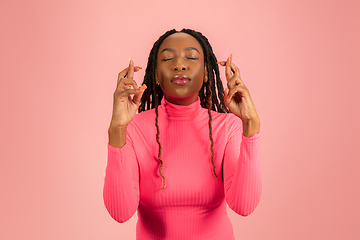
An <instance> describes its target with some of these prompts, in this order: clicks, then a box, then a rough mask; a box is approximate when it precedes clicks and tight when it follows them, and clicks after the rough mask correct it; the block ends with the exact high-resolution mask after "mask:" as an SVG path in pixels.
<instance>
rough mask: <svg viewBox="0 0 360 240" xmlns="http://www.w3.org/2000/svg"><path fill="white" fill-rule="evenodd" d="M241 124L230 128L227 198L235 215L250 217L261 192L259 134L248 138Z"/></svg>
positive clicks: (232, 125)
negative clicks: (243, 132) (244, 134)
mask: <svg viewBox="0 0 360 240" xmlns="http://www.w3.org/2000/svg"><path fill="white" fill-rule="evenodd" d="M240 124H241V121H240ZM240 124H239V121H237V124H236V121H234V122H232V123H231V124H230V126H228V127H227V131H228V132H229V140H228V144H227V146H226V149H225V156H224V169H223V171H224V172H223V173H224V184H225V198H226V201H227V203H228V205H229V207H230V208H231V209H232V210H233V211H234V212H236V213H238V214H240V215H242V216H248V215H249V214H251V213H252V212H253V211H254V210H255V208H256V206H257V205H258V203H259V201H260V196H261V191H262V181H261V166H260V133H256V134H254V135H252V136H251V137H250V138H246V137H244V136H243V135H242V127H241V125H240Z"/></svg>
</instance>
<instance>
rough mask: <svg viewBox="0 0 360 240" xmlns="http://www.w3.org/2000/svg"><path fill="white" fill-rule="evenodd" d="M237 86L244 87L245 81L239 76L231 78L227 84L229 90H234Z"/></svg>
mask: <svg viewBox="0 0 360 240" xmlns="http://www.w3.org/2000/svg"><path fill="white" fill-rule="evenodd" d="M236 85H244V86H245V84H244V83H243V81H242V80H241V78H240V77H239V76H237V75H234V76H232V78H230V80H229V81H228V82H227V87H228V88H229V89H231V88H233V87H234V86H236Z"/></svg>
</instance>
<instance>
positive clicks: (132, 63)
mask: <svg viewBox="0 0 360 240" xmlns="http://www.w3.org/2000/svg"><path fill="white" fill-rule="evenodd" d="M127 77H128V78H131V79H133V78H134V61H133V60H131V59H130V63H129V71H128V73H127Z"/></svg>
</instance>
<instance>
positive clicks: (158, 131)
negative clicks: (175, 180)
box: [155, 98, 165, 190]
mask: <svg viewBox="0 0 360 240" xmlns="http://www.w3.org/2000/svg"><path fill="white" fill-rule="evenodd" d="M155 102H156V103H155V113H156V117H155V126H156V142H157V144H158V145H159V153H158V159H159V161H160V168H159V174H160V176H161V177H162V179H163V185H162V187H161V189H160V190H164V187H165V177H164V175H163V174H162V172H161V170H162V168H163V165H164V162H163V160H162V159H161V143H160V140H159V135H160V130H159V124H158V118H159V113H158V106H159V103H158V100H157V98H156V100H155Z"/></svg>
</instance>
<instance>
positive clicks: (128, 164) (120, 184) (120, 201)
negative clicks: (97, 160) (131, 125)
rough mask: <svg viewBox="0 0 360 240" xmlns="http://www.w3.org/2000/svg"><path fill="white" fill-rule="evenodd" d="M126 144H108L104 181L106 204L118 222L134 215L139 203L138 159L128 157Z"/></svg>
mask: <svg viewBox="0 0 360 240" xmlns="http://www.w3.org/2000/svg"><path fill="white" fill-rule="evenodd" d="M126 150H127V149H126V146H125V147H123V148H121V149H119V148H113V147H111V146H110V145H108V162H107V167H106V175H105V181H104V191H103V197H104V204H105V206H106V208H107V210H108V212H109V214H110V215H111V216H112V217H113V218H114V219H115V220H116V221H118V222H125V221H127V220H128V219H130V218H131V217H132V215H133V214H134V213H135V211H136V210H137V208H138V205H139V177H138V166H137V162H136V159H131V158H127V159H125V156H126V157H128V156H129V154H126Z"/></svg>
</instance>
